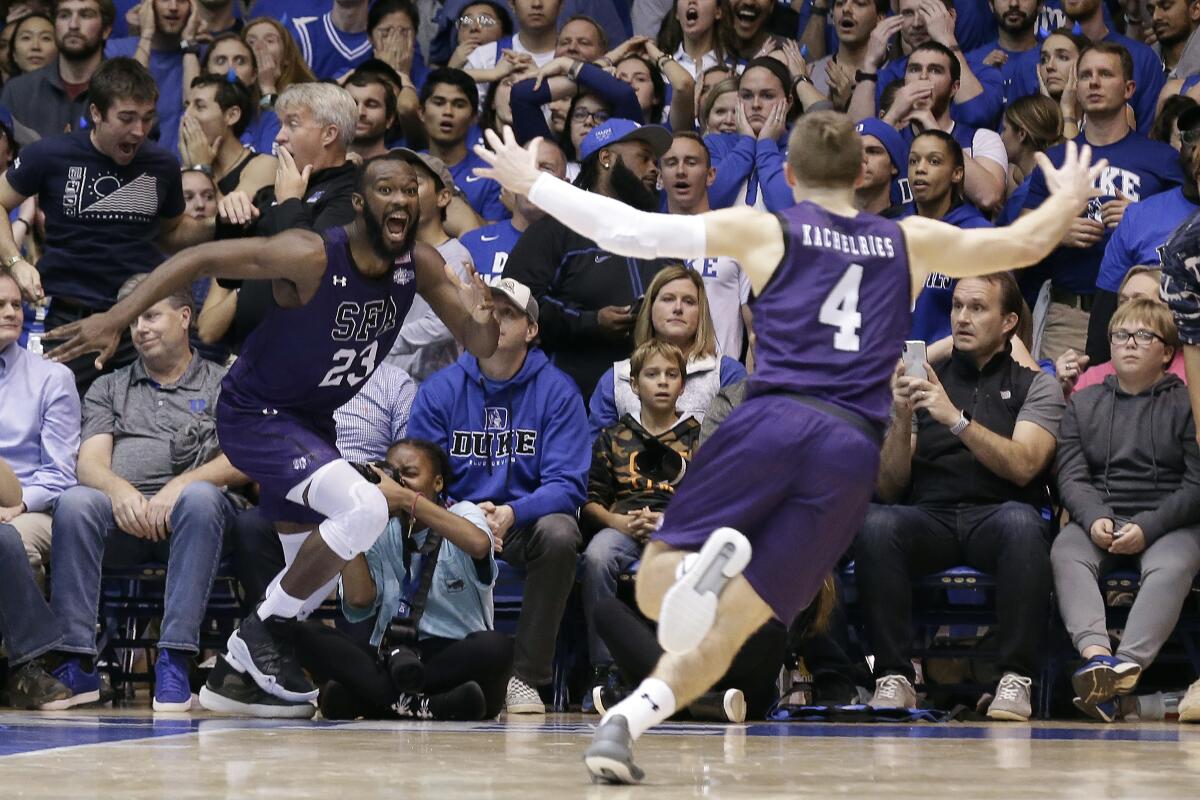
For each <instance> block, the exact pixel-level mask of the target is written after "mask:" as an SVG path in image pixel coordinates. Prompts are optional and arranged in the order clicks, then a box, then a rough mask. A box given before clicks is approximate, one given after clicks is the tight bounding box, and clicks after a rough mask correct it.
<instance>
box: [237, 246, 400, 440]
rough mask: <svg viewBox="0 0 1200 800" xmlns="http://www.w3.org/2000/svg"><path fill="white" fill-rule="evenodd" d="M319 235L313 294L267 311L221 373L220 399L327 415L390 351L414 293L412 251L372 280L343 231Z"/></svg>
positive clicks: (355, 392) (242, 405)
mask: <svg viewBox="0 0 1200 800" xmlns="http://www.w3.org/2000/svg"><path fill="white" fill-rule="evenodd" d="M321 238H322V239H324V240H325V257H326V260H327V264H328V265H327V266H326V268H325V275H324V277H322V278H321V286H320V288H318V289H317V293H316V294H315V295H313V297H312V299H311V300H309V301H308V303H306V304H305V305H303V306H300V307H299V308H280V307H278V306H273V307H272V308H271V310H270V312H269V313H268V314H267V316H266V318H265V319H264V320H263V321H262V323H261V324H259V326H258V327H257V328H255V329H254V331H253V333H251V334H250V336H249V337H248V338H247V339H246V343H245V345H244V346H243V347H242V353H241V356H240V357H239V358H238V359H237V361H235V362H234V363H233V366H232V367H231V368H230V370H229V374H228V375H226V376H225V381H224V382H223V383H222V385H221V399H222V401H225V402H229V403H232V404H234V405H236V406H240V407H243V408H251V409H256V408H275V409H287V410H290V411H293V412H299V413H301V414H311V415H313V416H327V415H329V414H332V413H333V411H334V410H335V409H337V408H340V407H341V406H342V405H344V404H345V403H346V401H347V400H349V399H350V398H351V397H353V396H354V395H356V394H358V391H359V389H361V388H362V387H363V384H364V383H366V381H367V378H369V377H371V373H372V372H374V371H375V366H376V365H377V364H378V363H379V362H380V361H382V360H383V359H384V357H385V356H386V355H387V354H388V352H389V351H391V349H392V343H393V342H394V341H395V340H396V336H397V334H399V332H400V323H401V322H402V321H403V320H404V317H405V315H406V314H408V309H409V306H411V305H412V301H413V297H414V296H415V295H416V291H417V273H416V271H415V270H414V269H413V264H412V256H411V255H405V256H403V257H402V258H398V259H396V263H395V265H394V266H393V268H392V271H391V272H389V273H387V274H386V275H384V276H383V277H381V278H378V279H371V278H367V277H365V276H363V275H362V274H361V273H360V272H359V271H358V270H357V269H356V268H355V266H354V261H353V259H352V258H351V255H350V244H349V241H348V239H347V236H346V231H345V229H344V228H340V227H339V228H330V229H329V230H327V231H325V232H324V233H322V234H321Z"/></svg>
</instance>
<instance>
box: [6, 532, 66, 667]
mask: <svg viewBox="0 0 1200 800" xmlns="http://www.w3.org/2000/svg"><path fill="white" fill-rule="evenodd" d="M0 639H3V640H4V647H5V648H6V649H7V650H8V659H9V662H10V663H11V664H12V665H13V666H16V665H18V664H21V663H24V662H26V661H29V660H30V659H31V658H37V657H38V656H40V655H42V654H43V653H45V652H47V651H50V650H53V649H55V648H56V647H58V645H59V643H61V642H62V639H63V633H62V628H61V627H60V626H59V624H58V620H57V619H55V618H54V614H53V613H52V612H51V611H50V606H48V605H46V598H44V597H42V591H41V589H39V588H38V585H37V581H36V580H34V577H33V567H31V566H30V565H29V558H28V557H27V556H26V555H25V545H24V544H23V543H22V542H21V534H19V533H18V532H17V529H16V528H14V527H13V526H12V525H0Z"/></svg>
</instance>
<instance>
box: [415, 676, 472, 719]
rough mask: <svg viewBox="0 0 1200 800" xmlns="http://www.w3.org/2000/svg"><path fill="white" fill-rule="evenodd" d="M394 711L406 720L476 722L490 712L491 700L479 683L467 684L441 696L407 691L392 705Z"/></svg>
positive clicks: (468, 682) (469, 682)
mask: <svg viewBox="0 0 1200 800" xmlns="http://www.w3.org/2000/svg"><path fill="white" fill-rule="evenodd" d="M392 711H394V712H396V716H398V717H401V718H402V719H438V720H448V721H455V722H475V721H477V720H481V719H483V716H484V714H485V713H486V711H487V699H486V698H485V697H484V695H483V689H481V688H480V687H479V684H478V683H476V682H475V681H467V682H466V683H464V684H462V685H461V686H456V687H454V688H453V689H451V690H450V691H448V692H442V693H441V694H432V695H430V694H414V693H412V692H404V693H403V694H401V695H400V696H399V697H398V698H396V702H395V703H393V704H392Z"/></svg>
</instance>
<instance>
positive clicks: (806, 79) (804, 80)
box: [792, 75, 812, 92]
mask: <svg viewBox="0 0 1200 800" xmlns="http://www.w3.org/2000/svg"><path fill="white" fill-rule="evenodd" d="M798 83H808V84H811V83H812V78H810V77H808V76H807V75H797V76H796V77H794V78H792V92H795V91H796V84H798Z"/></svg>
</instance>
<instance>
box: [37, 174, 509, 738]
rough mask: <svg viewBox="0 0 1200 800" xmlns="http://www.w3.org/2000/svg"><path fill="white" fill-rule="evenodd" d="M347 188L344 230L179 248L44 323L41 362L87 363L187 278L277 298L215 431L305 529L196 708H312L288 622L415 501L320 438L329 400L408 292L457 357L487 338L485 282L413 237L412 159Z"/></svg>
mask: <svg viewBox="0 0 1200 800" xmlns="http://www.w3.org/2000/svg"><path fill="white" fill-rule="evenodd" d="M353 199H354V207H355V211H356V216H355V219H354V221H352V222H351V223H350V224H349V225H347V226H345V227H344V228H332V229H330V230H328V231H326V232H324V233H323V234H320V235H318V234H315V233H312V232H310V231H301V230H295V231H288V232H286V233H282V234H279V235H278V236H273V237H271V238H269V239H238V240H234V241H224V242H213V243H211V244H205V245H201V246H199V247H194V248H192V249H190V250H186V251H184V252H182V253H180V254H179V255H177V256H175V257H174V258H172V259H170V260H169V261H167V262H166V263H164V264H163V265H162V266H160V267H159V268H158V269H156V270H155V271H154V272H152V273H151V274H150V276H149V277H148V278H147V279H146V280H145V281H144V282H143V283H142V284H140V285H139V286H138V288H137V289H136V290H134V292H133V293H132V294H130V295H129V296H128V297H126V298H124V299H123V300H121V301H120V302H119V303H117V304H116V305H115V306H113V308H112V309H110V310H109V311H107V312H104V313H102V314H95V315H93V316H90V317H87V318H85V319H83V320H81V321H80V322H77V323H72V324H71V325H67V326H65V327H63V328H60V329H59V330H57V331H55V332H54V333H55V335H56V336H57V337H59V338H63V339H67V340H68V341H66V342H65V343H64V344H63V345H62V346H60V347H58V348H56V349H55V350H54V351H52V352H51V353H50V354H49V356H50V357H51V358H54V359H56V360H58V361H65V360H69V359H71V358H74V357H76V356H79V355H83V354H85V353H93V352H99V353H100V357H99V359H97V360H98V361H99V362H102V361H104V360H106V359H107V358H108V357H109V356H110V355H111V354H112V352H113V350H114V348H115V347H116V343H117V334H118V333H119V332H120V331H121V330H123V329H124V328H125V327H126V326H128V325H129V323H130V322H132V321H133V320H134V319H136V318H137V316H138V314H140V313H141V312H142V311H143V310H145V309H146V308H148V307H149V306H151V305H152V304H154V303H155V302H156V301H158V300H159V299H161V298H163V297H166V296H168V295H169V294H170V293H172V292H174V291H177V290H179V289H180V288H181V287H185V286H190V285H191V283H192V282H193V281H194V280H196V279H197V278H199V277H202V276H207V277H215V278H242V279H248V280H254V279H260V280H271V281H273V282H274V284H273V290H274V295H275V299H276V307H273V308H272V309H271V311H270V312H269V314H268V316H267V317H266V319H264V320H263V322H262V324H260V325H259V326H258V327H257V328H256V329H255V330H254V332H253V333H252V334H251V336H250V338H248V339H247V340H246V344H245V345H244V347H243V348H242V355H241V358H239V359H238V360H237V363H236V364H235V365H234V367H233V368H231V369H230V371H229V374H228V376H227V377H226V378H225V380H224V382H223V384H222V387H221V395H220V400H219V402H218V404H217V434H218V436H219V437H220V440H221V446H222V450H223V451H224V452H225V455H226V456H228V458H229V460H230V461H231V462H232V463H233V465H234V466H235V467H237V468H238V469H239V470H241V471H242V472H244V473H245V474H246V475H248V476H249V477H250V478H251V479H253V480H255V481H258V483H259V484H260V486H261V495H260V498H261V499H260V505H261V508H262V512H263V514H264V515H268V517H269V518H271V519H274V520H276V521H277V522H278V523H279V531H280V532H281V533H300V532H310V531H314V530H315V531H316V534H317V535H315V536H308V537H306V538H304V539H303V544H302V545H299V546H298V547H297V548H296V550H295V551H293V552H289V553H287V562H288V565H287V566H286V567H285V568H284V570H283V571H282V572H281V573H280V574H279V576H278V577H276V579H275V580H274V581H273V582H272V583H271V585H270V587H269V588H268V589H267V591H266V597H265V598H264V600H263V601H262V603H261V604H260V605H259V607H258V609H257V610H256V611H255V612H254V613H252V614H251V615H250V616H249V617H247V618H246V619H245V620H244V621H243V622H242V624H241V627H240V628H239V629H238V630H237V631H235V632H234V633H233V635H232V636H230V637H229V653H228V655H226V656H225V661H224V662H223V663H222V664H221V665H219V668H218V669H216V670H214V671H213V672H214V676H216V675H218V673H220V676H221V678H220V680H215V681H214V680H210V682H209V683H210V685H209V686H206V687H205V689H204V691H202V692H201V694H200V701H201V703H202V704H203V705H204V706H205V707H206V708H209V709H211V710H216V711H235V712H240V713H249V714H258V715H266V716H311V715H312V713H313V711H314V710H315V708H314V707H313V705H312V704H311V701H312V700H314V699H316V696H317V691H316V689H315V688H314V687H313V685H312V683H311V682H310V681H309V679H308V678H307V677H306V676H305V674H304V672H303V671H302V670H301V669H300V666H299V664H298V663H297V662H296V660H295V656H294V654H293V652H292V649H291V646H290V644H289V642H290V640H291V636H290V634H291V630H290V627H291V626H292V625H294V624H295V621H296V619H297V618H302V617H304V616H307V614H308V613H309V612H310V611H312V610H313V609H314V608H315V607H316V606H317V605H319V604H320V602H321V601H322V600H323V599H324V598H325V597H328V596H329V594H330V592H331V591H332V588H333V584H334V581H335V580H336V578H337V576H338V573H339V572H340V571H341V569H342V567H343V566H345V564H346V562H348V561H349V560H350V559H352V558H354V557H355V556H356V555H358V554H359V553H363V552H366V551H367V550H368V549H369V548H370V547H371V545H372V544H373V543H374V541H375V539H376V538H378V536H379V535H380V534H381V533H382V532H383V530H384V528H385V527H386V525H387V521H388V517H389V507H391V508H399V507H403V508H404V509H406V510H409V511H410V512H411V511H412V509H414V508H416V507H417V505H418V504H419V503H422V502H425V503H428V502H429V500H422V499H421V498H420V497H419V495H418V494H417V493H415V492H414V491H412V490H410V489H409V488H407V487H406V486H403V485H401V484H397V483H395V482H393V481H391V480H390V479H388V478H386V477H384V476H383V475H382V474H380V473H375V474H374V475H373V476H372V477H374V478H377V480H375V481H368V480H367V478H365V477H364V476H363V475H362V474H360V473H359V472H358V470H356V469H355V468H354V467H352V466H351V465H350V464H349V463H348V462H346V461H345V460H343V459H342V458H341V457H340V456H339V454H338V451H337V449H336V448H335V446H334V423H333V411H334V409H337V408H339V407H340V406H342V405H343V404H345V403H346V401H347V400H349V399H350V398H351V397H353V396H354V395H355V394H356V393H357V392H358V390H359V389H361V388H362V387H363V386H364V385H365V383H366V380H367V378H369V377H370V375H371V373H372V372H373V371H374V369H375V365H376V364H377V363H378V362H379V361H380V360H381V359H382V358H383V356H384V355H385V354H386V353H387V352H388V350H389V349H390V348H391V346H392V343H393V341H394V340H395V338H396V335H397V333H398V331H399V326H400V323H401V321H403V319H404V317H405V315H406V314H407V313H408V310H409V307H410V306H411V304H412V301H413V297H414V295H415V294H416V293H417V292H418V291H419V292H420V293H421V296H422V297H423V298H424V299H425V300H426V301H428V303H429V305H430V306H431V307H432V308H433V310H434V311H435V312H437V314H438V316H439V317H441V319H442V321H444V322H445V323H446V325H447V327H448V328H449V329H450V331H451V332H452V333H453V334H454V336H455V338H456V339H458V340H459V341H460V342H463V343H464V344H465V345H466V347H467V349H468V350H470V351H471V353H472V354H474V355H476V356H480V357H486V356H488V355H491V353H492V352H493V351H494V350H495V348H496V340H497V337H498V335H499V331H498V327H497V324H496V320H495V319H494V317H493V315H492V303H491V297H490V293H489V291H488V289H487V287H485V286H484V285H483V283H482V282H481V281H480V280H479V278H478V276H476V275H472V276H471V280H470V282H469V283H462V282H460V281H459V280H458V278H457V277H455V276H454V274H453V272H452V271H450V270H449V269H448V268H447V267H446V264H445V262H444V261H443V260H442V258H441V256H439V255H438V254H437V251H435V250H434V249H433V248H432V247H429V246H428V245H425V244H422V243H414V234H415V232H416V229H417V227H418V224H419V217H420V210H419V206H418V201H417V176H416V173H415V171H414V168H413V166H412V165H411V164H409V163H408V162H407V161H405V160H404V158H403V156H402V155H399V154H388V155H384V156H379V157H378V158H374V159H372V160H370V161H368V162H367V163H366V164H365V165H364V166H363V168H362V170H361V171H360V176H359V182H358V188H357V191H356V193H355V194H354V198H353ZM376 484H377V485H376ZM418 513H419V512H418ZM318 523H319V525H318ZM288 538H289V539H290V540H293V541H295V540H299V539H301V537H288Z"/></svg>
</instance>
